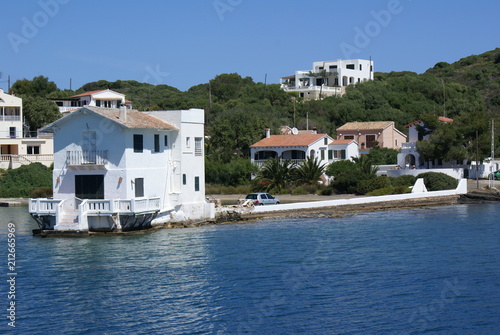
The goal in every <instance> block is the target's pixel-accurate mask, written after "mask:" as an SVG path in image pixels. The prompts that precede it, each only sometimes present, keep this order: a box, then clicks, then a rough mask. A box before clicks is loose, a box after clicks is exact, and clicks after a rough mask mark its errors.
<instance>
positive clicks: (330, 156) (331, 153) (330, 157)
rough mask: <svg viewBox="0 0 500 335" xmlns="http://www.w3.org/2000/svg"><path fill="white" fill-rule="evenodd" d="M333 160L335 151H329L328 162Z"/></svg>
mask: <svg viewBox="0 0 500 335" xmlns="http://www.w3.org/2000/svg"><path fill="white" fill-rule="evenodd" d="M332 159H333V150H328V160H332Z"/></svg>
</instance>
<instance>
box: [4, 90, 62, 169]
mask: <svg viewBox="0 0 500 335" xmlns="http://www.w3.org/2000/svg"><path fill="white" fill-rule="evenodd" d="M52 154H53V151H52V134H46V133H42V132H36V133H29V132H27V131H24V122H23V100H22V99H21V98H18V97H16V96H14V95H10V94H7V93H5V92H4V91H3V90H1V89H0V168H2V169H15V168H18V167H20V166H21V165H25V164H31V163H35V162H38V163H42V164H44V165H46V166H49V165H50V164H51V163H52V160H53V155H52Z"/></svg>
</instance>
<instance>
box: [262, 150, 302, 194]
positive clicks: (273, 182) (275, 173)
mask: <svg viewBox="0 0 500 335" xmlns="http://www.w3.org/2000/svg"><path fill="white" fill-rule="evenodd" d="M295 168H296V164H295V163H294V162H292V161H290V160H281V159H280V158H271V159H268V160H267V161H266V162H265V163H264V165H263V166H262V169H261V170H260V171H259V172H258V175H257V178H258V179H259V180H260V181H262V182H263V183H264V184H265V190H266V191H269V190H271V189H274V190H276V191H281V190H282V189H283V188H285V187H287V186H288V184H289V183H290V182H291V181H292V180H293V176H294V174H295Z"/></svg>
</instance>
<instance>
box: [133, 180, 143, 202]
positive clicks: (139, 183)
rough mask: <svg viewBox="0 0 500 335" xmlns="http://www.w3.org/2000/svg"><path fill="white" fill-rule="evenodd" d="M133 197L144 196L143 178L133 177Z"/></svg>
mask: <svg viewBox="0 0 500 335" xmlns="http://www.w3.org/2000/svg"><path fill="white" fill-rule="evenodd" d="M134 185H135V197H136V198H140V197H143V196H144V178H135V179H134Z"/></svg>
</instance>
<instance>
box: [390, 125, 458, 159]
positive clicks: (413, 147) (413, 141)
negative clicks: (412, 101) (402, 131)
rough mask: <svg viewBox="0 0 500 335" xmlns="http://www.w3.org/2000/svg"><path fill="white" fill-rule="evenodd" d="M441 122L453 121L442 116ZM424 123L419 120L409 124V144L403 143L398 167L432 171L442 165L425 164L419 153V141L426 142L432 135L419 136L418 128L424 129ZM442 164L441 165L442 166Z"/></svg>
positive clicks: (407, 126)
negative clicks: (425, 165)
mask: <svg viewBox="0 0 500 335" xmlns="http://www.w3.org/2000/svg"><path fill="white" fill-rule="evenodd" d="M438 121H439V122H443V123H452V122H453V119H450V118H447V117H444V116H440V117H438ZM424 126H425V124H424V122H422V121H420V120H417V121H414V122H412V123H410V124H407V125H406V126H405V128H407V129H408V142H405V143H403V145H402V147H401V152H400V153H399V154H398V165H399V166H400V167H402V168H416V169H418V168H428V169H431V168H433V167H436V166H437V165H442V164H443V163H442V162H437V161H436V162H424V160H423V158H422V157H421V156H420V154H419V153H418V151H417V141H421V140H426V139H428V138H429V137H430V136H431V135H430V134H428V135H425V136H421V135H419V132H418V129H417V127H424ZM425 163H428V165H429V166H427V167H424V164H425ZM440 163H441V164H440Z"/></svg>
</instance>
